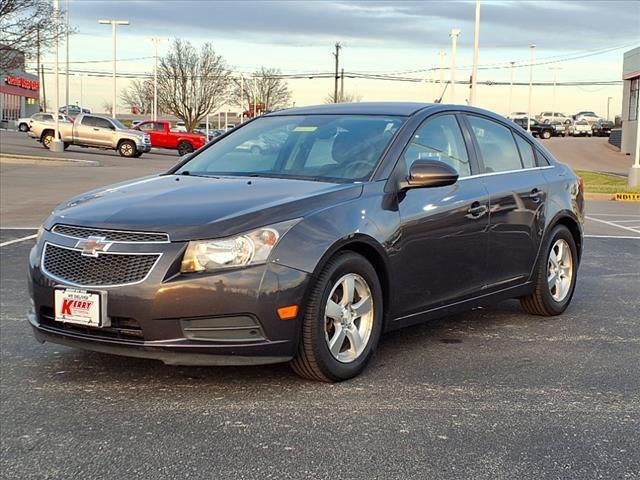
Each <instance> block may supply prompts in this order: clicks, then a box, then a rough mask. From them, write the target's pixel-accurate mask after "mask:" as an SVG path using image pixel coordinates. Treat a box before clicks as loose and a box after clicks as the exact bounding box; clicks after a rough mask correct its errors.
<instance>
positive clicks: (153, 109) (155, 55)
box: [147, 37, 165, 122]
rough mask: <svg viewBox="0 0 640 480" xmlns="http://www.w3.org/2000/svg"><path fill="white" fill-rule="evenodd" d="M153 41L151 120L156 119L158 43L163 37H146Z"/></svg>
mask: <svg viewBox="0 0 640 480" xmlns="http://www.w3.org/2000/svg"><path fill="white" fill-rule="evenodd" d="M147 40H148V41H150V42H151V43H153V105H152V106H151V116H152V117H153V118H152V120H153V121H154V122H155V121H156V120H158V44H159V43H160V42H163V41H164V40H165V39H164V38H160V37H151V38H148V39H147Z"/></svg>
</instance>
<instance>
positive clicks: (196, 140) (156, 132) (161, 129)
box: [133, 121, 207, 156]
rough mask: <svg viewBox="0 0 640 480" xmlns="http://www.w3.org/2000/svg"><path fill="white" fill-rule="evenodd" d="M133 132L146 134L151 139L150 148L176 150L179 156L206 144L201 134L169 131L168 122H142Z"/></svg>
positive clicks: (205, 137) (204, 137)
mask: <svg viewBox="0 0 640 480" xmlns="http://www.w3.org/2000/svg"><path fill="white" fill-rule="evenodd" d="M133 130H141V131H143V132H144V133H147V134H148V135H149V137H151V146H152V147H155V148H169V149H171V150H178V153H179V154H180V155H181V156H182V155H186V154H187V153H191V152H193V151H194V150H197V149H198V148H200V147H202V146H203V145H204V144H205V143H207V136H206V135H203V134H201V133H185V132H177V131H171V124H170V123H169V122H161V121H156V122H153V121H149V122H142V123H139V124H138V125H136V126H135V127H134V128H133Z"/></svg>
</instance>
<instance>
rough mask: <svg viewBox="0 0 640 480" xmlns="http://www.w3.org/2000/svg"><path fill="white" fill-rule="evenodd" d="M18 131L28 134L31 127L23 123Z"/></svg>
mask: <svg viewBox="0 0 640 480" xmlns="http://www.w3.org/2000/svg"><path fill="white" fill-rule="evenodd" d="M18 130H20V131H21V132H28V131H29V125H27V124H26V123H21V124H20V125H18Z"/></svg>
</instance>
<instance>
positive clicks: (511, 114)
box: [507, 112, 529, 120]
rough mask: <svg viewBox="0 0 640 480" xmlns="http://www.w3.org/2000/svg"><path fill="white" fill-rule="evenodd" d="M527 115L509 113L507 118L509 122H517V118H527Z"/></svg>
mask: <svg viewBox="0 0 640 480" xmlns="http://www.w3.org/2000/svg"><path fill="white" fill-rule="evenodd" d="M528 115H529V114H528V113H527V112H511V113H510V114H509V115H507V118H508V119H509V120H517V119H519V118H527V116H528Z"/></svg>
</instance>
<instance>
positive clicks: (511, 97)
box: [507, 62, 516, 115]
mask: <svg viewBox="0 0 640 480" xmlns="http://www.w3.org/2000/svg"><path fill="white" fill-rule="evenodd" d="M509 63H511V80H510V81H509V110H508V111H507V115H511V102H512V100H513V66H514V65H515V63H516V62H509Z"/></svg>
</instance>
